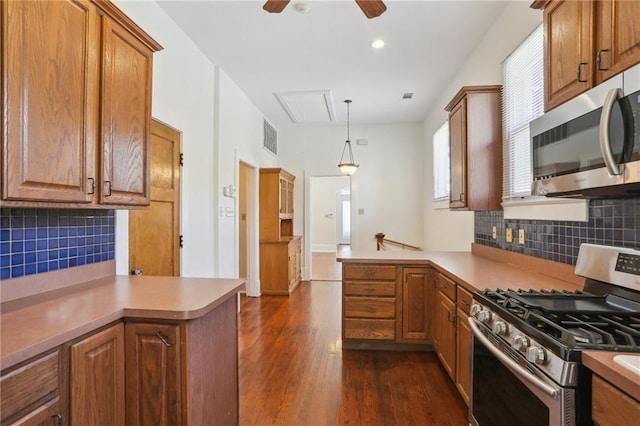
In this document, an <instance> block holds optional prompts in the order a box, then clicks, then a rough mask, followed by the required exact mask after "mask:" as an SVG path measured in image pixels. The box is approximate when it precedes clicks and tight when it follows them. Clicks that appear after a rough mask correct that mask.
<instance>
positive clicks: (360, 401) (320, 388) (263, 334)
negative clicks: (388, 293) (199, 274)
mask: <svg viewBox="0 0 640 426" xmlns="http://www.w3.org/2000/svg"><path fill="white" fill-rule="evenodd" d="M340 292H341V284H340V282H311V283H308V282H303V283H302V284H301V285H300V286H299V288H298V289H296V291H295V292H294V293H293V294H292V295H291V296H290V297H282V296H262V297H260V298H246V297H243V298H242V305H241V312H240V327H239V334H240V343H239V345H240V346H239V348H240V373H239V375H240V424H241V425H467V424H468V422H467V407H466V405H465V404H464V402H463V401H462V399H461V397H460V396H459V394H458V392H457V390H456V389H455V387H454V385H453V383H452V382H451V380H450V379H449V378H448V376H447V375H446V373H445V372H444V370H443V369H442V367H441V366H440V364H439V361H438V359H437V357H436V356H435V354H433V353H431V352H426V353H425V352H382V351H354V350H342V345H341V336H340V312H341V302H340Z"/></svg>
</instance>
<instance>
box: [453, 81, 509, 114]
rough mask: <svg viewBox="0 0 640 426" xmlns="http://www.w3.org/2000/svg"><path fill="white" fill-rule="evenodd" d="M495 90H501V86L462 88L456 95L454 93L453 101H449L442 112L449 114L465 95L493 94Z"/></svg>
mask: <svg viewBox="0 0 640 426" xmlns="http://www.w3.org/2000/svg"><path fill="white" fill-rule="evenodd" d="M496 90H502V85H500V84H496V85H491V86H463V87H462V88H461V89H460V90H459V91H458V93H456V95H455V96H454V97H453V99H451V102H449V103H448V104H447V106H446V107H444V110H445V111H447V112H450V111H451V110H452V109H453V107H455V106H456V105H458V103H459V102H460V100H461V99H462V98H463V97H465V96H467V95H472V94H474V93H487V92H495V91H496Z"/></svg>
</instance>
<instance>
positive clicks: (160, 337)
mask: <svg viewBox="0 0 640 426" xmlns="http://www.w3.org/2000/svg"><path fill="white" fill-rule="evenodd" d="M156 336H158V339H160V341H161V342H162V343H164V345H165V346H166V347H168V348H170V347H172V346H173V343H171V342H169V340H167V337H165V336H164V335H163V334H162V333H161V332H160V331H158V332H157V333H156Z"/></svg>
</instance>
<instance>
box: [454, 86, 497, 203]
mask: <svg viewBox="0 0 640 426" xmlns="http://www.w3.org/2000/svg"><path fill="white" fill-rule="evenodd" d="M501 93H502V86H496V85H493V86H464V87H462V88H461V89H460V90H459V91H458V93H457V94H456V96H454V97H453V99H452V100H451V102H449V104H448V105H447V106H446V107H445V110H446V111H449V142H450V160H449V161H450V174H451V175H450V178H451V185H450V194H449V208H450V209H452V210H474V211H477V210H502V205H501V202H502V100H501Z"/></svg>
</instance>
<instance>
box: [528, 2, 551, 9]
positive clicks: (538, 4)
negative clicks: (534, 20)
mask: <svg viewBox="0 0 640 426" xmlns="http://www.w3.org/2000/svg"><path fill="white" fill-rule="evenodd" d="M549 1H550V0H535V1H534V2H533V3H531V5H530V6H529V7H530V8H531V9H539V10H543V9H544V8H545V7H547V4H549Z"/></svg>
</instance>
